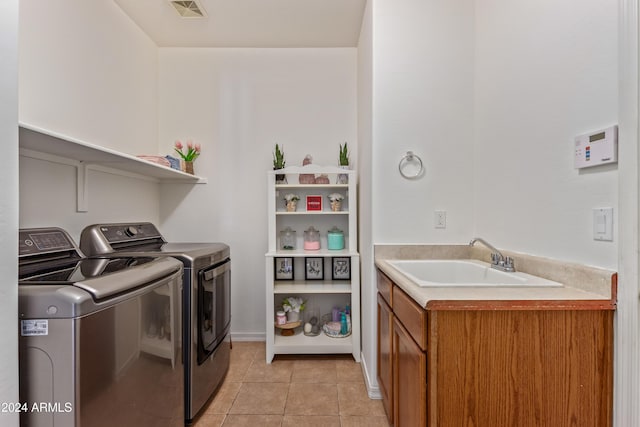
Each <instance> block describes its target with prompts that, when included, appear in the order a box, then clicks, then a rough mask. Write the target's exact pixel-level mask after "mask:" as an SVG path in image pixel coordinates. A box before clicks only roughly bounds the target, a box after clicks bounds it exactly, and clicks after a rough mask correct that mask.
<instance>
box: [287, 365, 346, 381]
mask: <svg viewBox="0 0 640 427" xmlns="http://www.w3.org/2000/svg"><path fill="white" fill-rule="evenodd" d="M291 382H292V383H329V384H336V361H335V360H296V361H294V362H293V375H292V376H291Z"/></svg>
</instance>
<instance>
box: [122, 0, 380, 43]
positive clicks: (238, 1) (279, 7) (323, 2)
mask: <svg viewBox="0 0 640 427" xmlns="http://www.w3.org/2000/svg"><path fill="white" fill-rule="evenodd" d="M114 1H115V2H116V3H117V4H118V5H119V6H120V7H121V8H122V10H123V11H124V12H125V13H126V14H127V15H128V16H129V17H130V18H131V19H132V20H133V22H135V23H136V24H137V25H138V26H139V27H140V28H141V29H142V30H143V31H144V32H145V33H147V34H148V35H149V37H151V39H152V40H153V41H154V42H155V43H156V44H157V45H158V46H160V47H178V46H180V47H187V46H191V47H353V46H357V44H358V36H359V34H360V25H361V22H362V14H363V12H364V7H365V5H366V2H367V0H199V3H200V4H201V5H202V7H203V8H204V9H205V11H206V14H207V16H206V17H205V18H182V17H180V16H179V15H178V13H177V12H176V10H175V9H174V7H173V6H172V5H171V4H170V3H169V1H168V0H114Z"/></svg>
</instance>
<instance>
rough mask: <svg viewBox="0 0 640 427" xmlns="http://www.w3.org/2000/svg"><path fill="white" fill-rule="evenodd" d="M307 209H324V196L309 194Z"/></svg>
mask: <svg viewBox="0 0 640 427" xmlns="http://www.w3.org/2000/svg"><path fill="white" fill-rule="evenodd" d="M307 210H308V211H321V210H322V196H315V195H314V196H307Z"/></svg>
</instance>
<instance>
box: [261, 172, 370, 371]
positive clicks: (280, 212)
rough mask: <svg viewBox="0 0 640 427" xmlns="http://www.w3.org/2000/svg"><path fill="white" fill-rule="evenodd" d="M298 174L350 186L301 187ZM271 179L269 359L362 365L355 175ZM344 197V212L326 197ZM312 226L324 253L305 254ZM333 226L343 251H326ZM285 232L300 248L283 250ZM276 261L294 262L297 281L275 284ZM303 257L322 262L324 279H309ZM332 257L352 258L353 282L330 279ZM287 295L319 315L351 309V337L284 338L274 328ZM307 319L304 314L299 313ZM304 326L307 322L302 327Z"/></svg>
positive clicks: (300, 335) (270, 174)
mask: <svg viewBox="0 0 640 427" xmlns="http://www.w3.org/2000/svg"><path fill="white" fill-rule="evenodd" d="M280 174H285V175H286V178H287V183H284V184H283V183H276V175H280ZM300 174H314V175H316V176H318V175H321V174H324V175H327V176H328V177H329V179H330V182H333V183H335V182H336V181H337V177H338V175H339V174H345V175H347V177H348V183H347V184H298V183H297V182H298V181H299V176H300ZM267 180H268V186H267V187H268V190H267V191H268V197H267V200H268V207H267V208H268V252H267V253H266V264H265V272H266V273H265V278H266V316H267V317H266V325H267V328H266V329H267V333H266V341H267V342H266V348H267V351H266V359H267V363H271V361H272V360H273V357H274V356H275V355H276V354H333V353H347V354H349V353H350V354H352V355H353V357H354V359H355V360H356V361H360V255H359V253H358V250H357V248H358V235H357V222H356V221H357V193H356V188H357V180H356V173H355V172H354V171H351V170H345V169H341V168H338V167H335V166H327V167H322V166H316V165H309V166H301V167H288V168H286V169H281V170H278V171H269V172H267ZM287 193H295V194H297V195H299V196H300V201H299V202H298V209H297V210H296V211H294V212H287V210H286V207H285V203H284V195H285V194H287ZM331 193H341V194H343V195H344V200H343V201H342V210H340V211H337V212H334V211H332V210H331V209H330V207H329V203H328V195H329V194H331ZM308 195H319V196H321V197H322V199H323V209H322V210H319V211H311V210H309V211H308V210H306V204H305V198H306V196H308ZM310 226H313V227H315V228H316V229H317V230H319V231H320V249H319V250H304V249H302V248H303V247H304V246H303V243H304V230H306V229H308V228H309V227H310ZM333 226H336V227H338V228H339V229H340V230H342V231H343V233H344V241H345V247H344V249H341V250H329V249H327V231H328V230H329V229H331V228H332V227H333ZM286 227H291V229H293V230H295V231H296V249H280V247H279V234H280V231H281V230H283V229H285V228H286ZM278 258H291V259H292V260H293V266H294V269H293V280H276V279H275V263H276V260H277V259H278ZM305 258H322V260H323V261H322V263H323V270H324V273H323V276H324V277H323V279H322V280H307V279H305V271H304V267H305ZM334 258H343V259H344V258H348V259H349V262H350V277H349V278H348V279H346V280H334V279H333V278H332V265H333V259H334ZM289 296H297V297H302V298H303V299H305V300H306V301H307V307H315V308H316V309H317V310H319V314H320V316H322V315H324V314H327V313H330V312H331V309H332V307H333V306H339V307H345V306H346V305H347V304H348V305H350V308H351V334H350V335H349V336H346V337H343V338H334V337H329V336H327V335H325V334H324V333H322V332H321V333H320V335H317V336H307V335H304V334H303V333H302V328H297V330H296V333H295V335H293V336H281V335H280V334H279V333H278V328H276V327H275V326H274V319H275V312H276V311H277V309H278V308H279V307H280V305H281V302H282V299H284V298H286V297H289ZM301 314H302V316H301V317H302V318H303V319H304V312H303V313H301ZM302 323H303V324H304V321H303V322H302Z"/></svg>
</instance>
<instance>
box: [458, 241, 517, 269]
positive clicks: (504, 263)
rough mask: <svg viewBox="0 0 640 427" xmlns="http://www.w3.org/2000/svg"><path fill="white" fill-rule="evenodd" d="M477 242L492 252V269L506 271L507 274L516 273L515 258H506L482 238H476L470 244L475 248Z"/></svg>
mask: <svg viewBox="0 0 640 427" xmlns="http://www.w3.org/2000/svg"><path fill="white" fill-rule="evenodd" d="M476 242H480V243H482V244H483V245H485V246H486V247H487V248H489V250H490V251H491V267H492V268H495V269H497V270H501V271H506V272H514V271H516V269H515V267H514V265H513V258H511V257H509V256H508V257H505V256H503V255H502V252H500V251H499V250H498V249H496V248H495V247H494V246H493V245H492V244H490V243H489V242H487V241H486V240H484V239H482V238H480V237H474V238H473V239H471V241H470V242H469V246H473V245H474V244H475V243H476Z"/></svg>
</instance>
